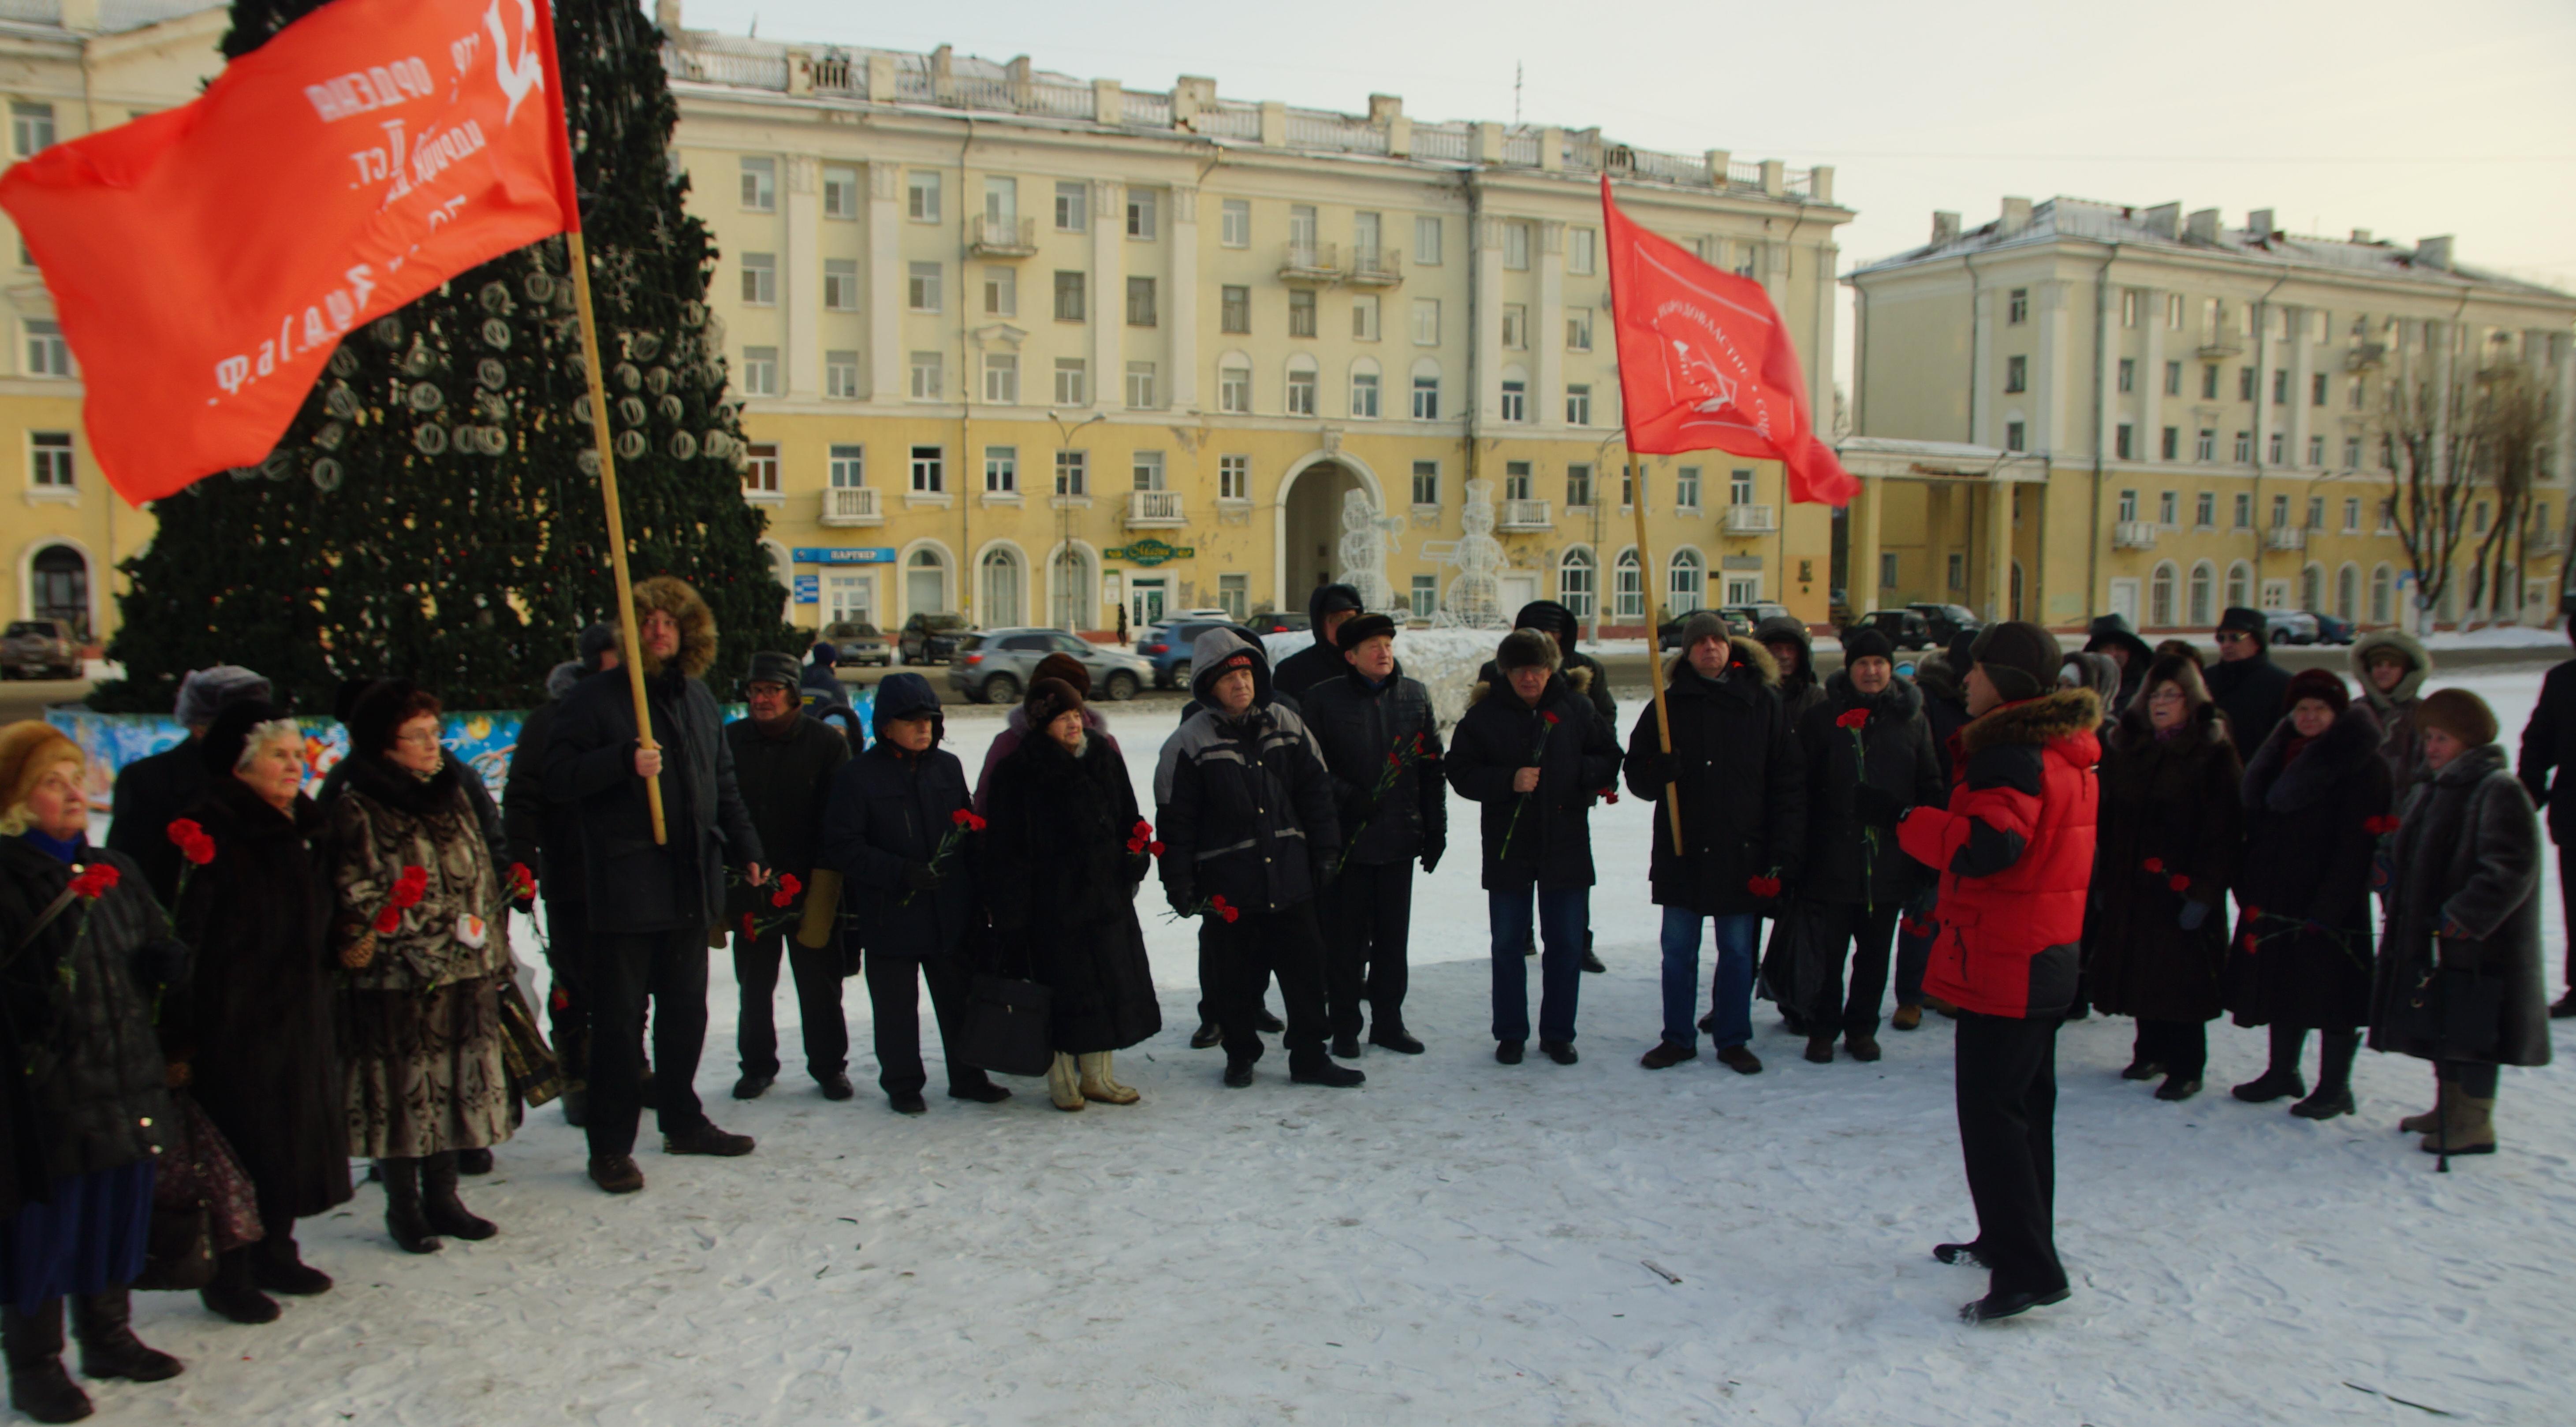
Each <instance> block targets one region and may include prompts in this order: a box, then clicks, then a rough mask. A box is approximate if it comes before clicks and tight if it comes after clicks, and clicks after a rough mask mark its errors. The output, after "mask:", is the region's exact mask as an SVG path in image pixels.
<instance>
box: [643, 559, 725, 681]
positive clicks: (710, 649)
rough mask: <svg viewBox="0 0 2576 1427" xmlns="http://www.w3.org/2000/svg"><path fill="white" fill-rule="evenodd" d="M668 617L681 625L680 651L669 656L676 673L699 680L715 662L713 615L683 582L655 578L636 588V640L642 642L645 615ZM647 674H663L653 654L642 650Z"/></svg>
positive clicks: (658, 576)
mask: <svg viewBox="0 0 2576 1427" xmlns="http://www.w3.org/2000/svg"><path fill="white" fill-rule="evenodd" d="M657 610H658V611H660V612H661V613H663V614H667V615H669V616H671V617H672V618H673V619H675V620H677V621H679V624H680V651H679V653H678V654H676V655H674V656H673V657H672V661H671V662H672V663H673V664H674V665H675V666H677V667H678V669H679V671H680V672H681V673H683V674H685V675H687V676H688V677H690V678H692V679H696V678H702V677H704V676H705V674H706V672H707V670H708V669H709V668H710V667H711V666H713V665H714V663H715V662H716V616H715V612H714V611H713V610H710V609H708V608H707V602H706V601H705V600H703V599H700V598H699V597H698V592H697V591H696V590H695V589H692V588H690V586H689V583H688V582H687V581H686V580H681V579H675V578H673V577H672V576H669V575H656V576H654V577H653V578H652V579H649V580H644V581H641V582H639V583H638V584H637V585H636V586H635V619H636V626H637V629H636V639H637V642H638V643H641V642H642V640H643V627H642V626H643V619H644V616H646V615H648V614H651V613H653V612H655V611H657ZM641 653H642V655H643V659H644V672H645V673H646V674H647V675H653V674H659V673H661V672H662V661H661V660H659V659H656V658H654V657H653V651H651V650H649V649H647V650H643V651H641Z"/></svg>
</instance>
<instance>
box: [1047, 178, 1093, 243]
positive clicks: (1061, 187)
mask: <svg viewBox="0 0 2576 1427" xmlns="http://www.w3.org/2000/svg"><path fill="white" fill-rule="evenodd" d="M1090 226H1091V185H1089V184H1087V183H1059V184H1057V185H1056V186H1055V228H1056V231H1057V232H1059V233H1079V232H1081V231H1082V230H1083V229H1085V228H1088V227H1090Z"/></svg>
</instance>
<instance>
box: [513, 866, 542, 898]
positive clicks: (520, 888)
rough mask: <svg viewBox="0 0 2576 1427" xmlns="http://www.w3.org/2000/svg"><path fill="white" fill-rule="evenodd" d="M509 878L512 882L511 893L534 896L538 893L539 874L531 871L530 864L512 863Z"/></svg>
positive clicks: (514, 895) (520, 895) (516, 895)
mask: <svg viewBox="0 0 2576 1427" xmlns="http://www.w3.org/2000/svg"><path fill="white" fill-rule="evenodd" d="M507 880H508V882H509V884H510V895H511V896H513V897H533V896H535V895H536V894H537V874H535V873H534V872H531V871H529V870H528V864H526V863H524V862H513V863H511V864H510V873H509V877H508V879H507Z"/></svg>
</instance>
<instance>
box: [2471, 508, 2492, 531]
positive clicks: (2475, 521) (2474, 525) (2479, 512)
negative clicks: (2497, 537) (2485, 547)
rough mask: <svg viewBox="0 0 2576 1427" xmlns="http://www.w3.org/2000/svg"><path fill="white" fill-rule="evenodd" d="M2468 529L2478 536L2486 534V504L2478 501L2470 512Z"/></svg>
mask: <svg viewBox="0 0 2576 1427" xmlns="http://www.w3.org/2000/svg"><path fill="white" fill-rule="evenodd" d="M2469 515H2470V520H2469V528H2470V529H2471V530H2472V531H2474V532H2475V533H2477V534H2479V535H2484V534H2486V533H2487V519H2488V516H2487V503H2486V502H2485V501H2479V502H2478V503H2477V505H2476V507H2475V508H2473V509H2472V510H2471V511H2470V512H2469Z"/></svg>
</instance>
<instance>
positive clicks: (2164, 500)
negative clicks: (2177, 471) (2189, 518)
mask: <svg viewBox="0 0 2576 1427" xmlns="http://www.w3.org/2000/svg"><path fill="white" fill-rule="evenodd" d="M2181 504H2182V497H2181V494H2180V493H2179V492H2176V491H2158V492H2157V493H2156V523H2157V524H2158V525H2161V526H2164V527H2165V528H2166V529H2168V530H2170V529H2172V528H2173V525H2174V513H2175V510H2176V508H2177V507H2179V506H2180V505H2181Z"/></svg>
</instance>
